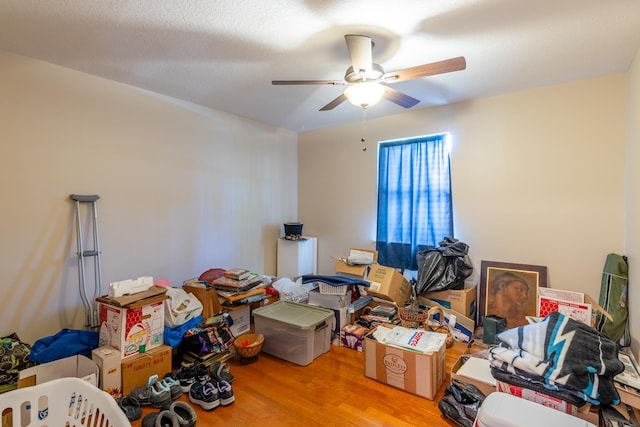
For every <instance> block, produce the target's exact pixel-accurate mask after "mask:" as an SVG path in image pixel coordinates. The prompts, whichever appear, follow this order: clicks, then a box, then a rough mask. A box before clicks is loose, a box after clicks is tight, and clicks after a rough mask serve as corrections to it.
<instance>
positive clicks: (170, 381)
mask: <svg viewBox="0 0 640 427" xmlns="http://www.w3.org/2000/svg"><path fill="white" fill-rule="evenodd" d="M160 382H161V383H162V384H164V385H165V386H167V387H168V388H169V392H170V393H171V400H177V399H178V398H179V397H180V396H182V386H181V385H180V381H178V380H176V379H175V378H173V376H171V375H169V374H167V375H165V376H164V378H163V379H162V381H160Z"/></svg>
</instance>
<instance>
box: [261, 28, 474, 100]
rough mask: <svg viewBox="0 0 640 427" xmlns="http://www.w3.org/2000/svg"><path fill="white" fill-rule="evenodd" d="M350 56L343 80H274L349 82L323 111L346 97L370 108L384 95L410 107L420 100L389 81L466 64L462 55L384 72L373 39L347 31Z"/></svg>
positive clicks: (279, 82) (457, 68)
mask: <svg viewBox="0 0 640 427" xmlns="http://www.w3.org/2000/svg"><path fill="white" fill-rule="evenodd" d="M344 38H345V40H346V42H347V49H348V50H349V56H350V57H351V64H352V65H351V66H350V67H349V68H347V71H346V73H345V75H344V80H273V81H272V82H271V83H272V84H274V85H346V86H347V88H346V89H345V91H344V93H342V94H341V95H340V96H338V97H337V98H335V99H334V100H333V101H331V102H329V103H328V104H327V105H325V106H324V107H322V108H321V109H320V111H328V110H332V109H334V108H335V107H337V106H338V105H340V104H342V103H343V102H344V101H346V100H349V102H351V103H352V104H354V105H356V106H358V107H362V108H367V107H370V106H372V105H374V104H376V103H377V102H378V101H380V99H381V98H383V97H384V98H385V99H387V100H389V101H391V102H393V103H396V104H398V105H400V106H401V107H404V108H411V107H413V106H414V105H416V104H417V103H419V102H420V100H418V99H416V98H413V97H411V96H409V95H406V94H404V93H402V92H400V91H397V90H395V89H393V88H391V87H390V86H388V84H390V83H397V82H402V81H406V80H412V79H418V78H421V77H426V76H433V75H436V74H443V73H450V72H452V71H460V70H464V69H465V68H466V66H467V63H466V60H465V59H464V57H463V56H459V57H457V58H451V59H446V60H443V61H438V62H432V63H430V64H423V65H417V66H415V67H410V68H405V69H402V70H397V71H392V72H389V73H385V72H384V70H383V69H382V67H381V66H380V65H378V64H376V63H374V62H373V59H372V56H373V55H372V52H373V46H374V43H373V41H372V40H371V38H370V37H368V36H363V35H356V34H347V35H345V36H344Z"/></svg>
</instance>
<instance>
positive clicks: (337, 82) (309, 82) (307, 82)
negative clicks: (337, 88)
mask: <svg viewBox="0 0 640 427" xmlns="http://www.w3.org/2000/svg"><path fill="white" fill-rule="evenodd" d="M271 84H272V85H344V84H346V82H345V81H344V80H272V81H271Z"/></svg>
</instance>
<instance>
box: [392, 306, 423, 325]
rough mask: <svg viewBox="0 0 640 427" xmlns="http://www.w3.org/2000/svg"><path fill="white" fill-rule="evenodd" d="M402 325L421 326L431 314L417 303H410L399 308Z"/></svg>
mask: <svg viewBox="0 0 640 427" xmlns="http://www.w3.org/2000/svg"><path fill="white" fill-rule="evenodd" d="M398 316H399V317H400V320H401V322H402V326H404V327H406V328H420V327H421V326H422V324H423V323H424V322H426V321H427V318H428V317H429V315H428V314H427V311H426V310H423V309H422V308H420V306H418V305H417V304H410V305H407V306H405V307H402V308H400V310H398Z"/></svg>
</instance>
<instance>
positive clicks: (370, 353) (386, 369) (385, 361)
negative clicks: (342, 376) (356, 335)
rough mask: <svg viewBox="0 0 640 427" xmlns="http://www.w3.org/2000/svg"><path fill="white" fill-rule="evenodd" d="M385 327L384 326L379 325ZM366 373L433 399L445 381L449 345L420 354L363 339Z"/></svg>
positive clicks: (394, 385) (370, 376)
mask: <svg viewBox="0 0 640 427" xmlns="http://www.w3.org/2000/svg"><path fill="white" fill-rule="evenodd" d="M378 327H382V326H378ZM364 353H365V376H367V377H369V378H372V379H374V380H377V381H380V382H382V383H385V384H388V385H390V386H393V387H396V388H399V389H402V390H405V391H407V392H409V393H413V394H416V395H418V396H422V397H424V398H426V399H430V400H433V399H434V398H435V396H436V394H438V390H440V386H442V383H443V382H444V379H445V376H446V372H445V369H446V368H445V356H446V347H445V344H444V342H443V343H442V346H441V347H440V349H438V351H436V352H433V353H418V352H415V351H411V350H402V349H400V348H397V347H391V346H388V345H385V344H383V343H380V342H378V341H376V340H375V339H373V338H371V337H370V334H369V335H367V336H365V339H364Z"/></svg>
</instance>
